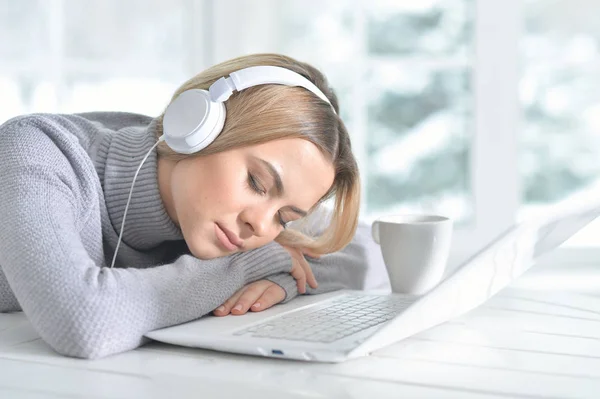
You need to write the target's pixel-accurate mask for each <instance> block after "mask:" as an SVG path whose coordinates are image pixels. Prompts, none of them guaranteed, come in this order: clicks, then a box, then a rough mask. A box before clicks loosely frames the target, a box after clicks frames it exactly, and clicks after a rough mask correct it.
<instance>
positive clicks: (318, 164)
mask: <svg viewBox="0 0 600 399" xmlns="http://www.w3.org/2000/svg"><path fill="white" fill-rule="evenodd" d="M246 150H247V152H248V155H249V156H251V157H257V158H261V159H264V160H265V161H267V162H270V163H271V164H272V165H273V166H274V167H275V169H276V170H277V172H278V173H279V174H280V175H281V180H282V181H283V186H284V188H285V197H287V198H288V199H293V200H294V205H297V206H302V207H304V208H305V209H306V208H310V207H312V206H313V205H314V204H315V203H316V202H317V201H318V200H319V199H320V198H321V197H322V196H323V195H325V193H327V191H328V190H329V188H330V187H331V185H332V184H333V177H334V170H333V165H332V164H331V162H330V161H328V160H327V159H326V158H325V156H324V155H323V153H322V152H321V151H320V150H319V148H318V147H317V146H316V145H314V144H313V143H311V142H310V141H308V140H303V139H298V138H294V139H282V140H275V141H269V142H267V143H264V144H259V145H256V146H252V147H247V149H246Z"/></svg>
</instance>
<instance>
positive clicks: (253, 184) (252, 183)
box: [248, 173, 289, 230]
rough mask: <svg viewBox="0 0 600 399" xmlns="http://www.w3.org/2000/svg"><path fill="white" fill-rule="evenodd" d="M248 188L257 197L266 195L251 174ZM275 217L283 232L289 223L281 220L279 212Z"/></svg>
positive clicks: (249, 174)
mask: <svg viewBox="0 0 600 399" xmlns="http://www.w3.org/2000/svg"><path fill="white" fill-rule="evenodd" d="M248 186H250V188H251V189H252V191H254V192H255V193H256V194H258V195H265V194H266V193H267V192H266V191H265V190H264V189H261V187H260V186H259V184H258V180H257V179H256V177H254V175H253V174H252V173H248ZM277 215H278V219H279V224H280V225H281V227H283V229H284V230H285V229H286V228H287V225H288V223H289V222H286V221H284V220H283V218H282V217H281V212H277Z"/></svg>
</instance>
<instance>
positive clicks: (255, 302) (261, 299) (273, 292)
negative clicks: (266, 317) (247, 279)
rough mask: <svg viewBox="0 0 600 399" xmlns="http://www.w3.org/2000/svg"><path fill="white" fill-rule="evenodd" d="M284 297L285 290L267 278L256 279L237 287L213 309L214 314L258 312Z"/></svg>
mask: <svg viewBox="0 0 600 399" xmlns="http://www.w3.org/2000/svg"><path fill="white" fill-rule="evenodd" d="M284 299H285V291H284V289H283V288H281V287H280V286H279V285H277V284H275V283H274V282H272V281H269V280H258V281H255V282H253V283H250V284H248V285H245V286H244V287H242V288H241V289H239V290H238V291H237V292H236V293H235V294H233V296H232V297H231V298H229V299H228V300H227V301H225V303H224V304H223V305H221V306H219V307H218V308H217V309H215V310H214V311H213V314H214V315H215V316H227V315H228V314H229V313H231V314H232V315H236V316H237V315H243V314H245V313H246V312H247V311H248V310H251V311H253V312H260V311H261V310H265V309H268V308H270V307H271V306H273V305H276V304H278V303H279V302H281V301H283V300H284Z"/></svg>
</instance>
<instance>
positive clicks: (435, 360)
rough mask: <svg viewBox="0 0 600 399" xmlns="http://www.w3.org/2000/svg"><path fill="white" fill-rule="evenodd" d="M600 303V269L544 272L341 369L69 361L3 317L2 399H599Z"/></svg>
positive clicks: (200, 354) (188, 358) (154, 348)
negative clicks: (454, 316) (485, 301)
mask: <svg viewBox="0 0 600 399" xmlns="http://www.w3.org/2000/svg"><path fill="white" fill-rule="evenodd" d="M553 286H554V287H563V288H566V289H567V290H568V291H556V290H555V289H553ZM594 290H595V291H594ZM595 293H596V295H597V294H598V293H600V265H598V267H590V266H586V267H582V268H577V269H570V270H568V271H561V270H559V269H549V270H548V269H539V268H535V267H534V268H532V269H531V270H530V271H528V272H527V273H526V274H525V275H524V276H522V277H521V278H520V279H519V280H518V281H516V282H515V283H514V284H513V285H512V286H511V287H509V288H507V289H505V290H503V291H501V292H500V293H499V294H498V295H496V296H495V297H494V298H492V299H491V300H490V301H488V302H487V303H486V304H485V305H483V306H482V307H480V308H478V309H475V310H474V311H472V312H470V313H469V314H467V315H465V316H462V317H459V318H457V319H454V320H452V321H450V322H448V323H445V324H443V325H440V326H437V327H435V328H432V329H430V330H428V331H426V332H423V333H421V334H418V335H417V336H414V337H412V338H409V339H406V340H404V341H402V342H399V343H397V344H395V345H392V346H389V347H387V348H385V349H382V350H379V351H377V352H376V353H374V354H373V355H372V356H370V357H366V358H361V359H355V360H351V361H348V362H345V363H341V364H310V363H304V362H295V361H288V360H278V359H266V358H256V357H249V356H241V355H232V354H224V353H217V352H212V351H206V350H198V349H188V348H182V347H176V346H170V345H166V344H160V343H151V344H149V345H146V346H144V347H142V348H139V349H137V350H135V351H131V352H128V353H123V354H119V355H115V356H111V357H108V358H104V359H99V360H93V361H88V360H80V359H72V358H65V357H62V356H60V355H57V354H55V353H54V352H53V351H52V350H51V349H50V348H49V347H48V346H47V345H46V344H45V343H44V342H43V341H41V339H40V338H39V336H38V335H37V334H36V333H35V331H34V330H33V329H32V327H31V325H30V324H29V322H28V321H27V320H26V318H25V317H24V316H23V314H22V313H14V314H0V398H36V399H37V398H80V397H81V398H188V397H194V398H209V397H215V398H261V399H267V398H369V399H379V398H381V399H384V398H436V399H437V398H460V399H470V398H498V397H505V398H600V296H596V295H595Z"/></svg>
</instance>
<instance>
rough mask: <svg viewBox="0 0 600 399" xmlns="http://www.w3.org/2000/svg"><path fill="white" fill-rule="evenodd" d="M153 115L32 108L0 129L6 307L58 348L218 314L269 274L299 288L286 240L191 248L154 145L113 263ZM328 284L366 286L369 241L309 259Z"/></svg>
mask: <svg viewBox="0 0 600 399" xmlns="http://www.w3.org/2000/svg"><path fill="white" fill-rule="evenodd" d="M155 132H156V119H152V118H150V117H148V116H144V115H137V114H130V113H119V112H110V113H108V112H106V113H85V114H72V115H62V114H31V115H24V116H20V117H17V118H13V119H11V120H9V121H8V122H6V123H5V124H3V125H2V126H0V143H1V145H0V312H10V311H21V310H22V311H23V312H24V313H25V314H26V315H27V317H28V319H29V320H30V321H31V323H32V325H33V327H34V328H35V329H36V331H37V332H38V333H39V334H40V336H41V338H42V339H43V340H44V341H45V342H47V343H48V344H49V345H50V346H51V347H52V348H53V349H54V350H55V351H57V352H58V353H61V354H64V355H67V356H73V357H82V358H100V357H104V356H107V355H110V354H113V353H118V352H123V351H126V350H130V349H133V348H136V347H138V346H140V345H142V344H144V343H145V342H147V341H148V339H147V338H145V337H144V336H143V335H144V334H145V333H146V332H148V331H152V330H155V329H158V328H163V327H167V326H172V325H176V324H180V323H184V322H187V321H191V320H194V319H197V318H199V317H202V316H203V315H206V314H208V313H210V312H211V311H212V310H213V309H215V308H216V307H217V306H219V305H221V304H222V303H223V302H224V301H225V300H227V299H228V298H229V297H230V296H231V295H232V294H234V293H235V291H237V290H238V289H240V288H241V287H243V286H244V285H246V284H248V283H250V282H253V281H256V280H260V279H265V278H268V279H269V280H271V281H274V282H276V283H277V284H279V285H281V286H282V287H283V288H284V290H285V291H286V301H289V300H291V299H292V298H293V297H295V296H296V295H297V294H298V293H297V290H296V286H295V280H294V279H293V278H292V277H291V275H290V274H289V271H290V269H291V266H292V262H291V257H290V256H289V254H288V253H287V251H285V249H283V248H282V247H281V246H280V245H278V244H277V243H270V244H268V245H265V246H263V247H261V248H258V249H255V250H251V251H247V252H243V253H237V254H234V255H230V256H227V257H222V258H217V259H212V260H200V259H197V258H195V257H194V256H192V255H191V254H190V252H189V249H188V248H187V245H186V243H185V241H184V240H183V236H182V234H181V231H180V229H179V228H178V226H176V225H175V224H174V223H173V222H172V221H171V219H170V218H169V216H168V214H167V213H166V210H165V208H164V205H163V203H162V200H161V197H160V192H159V189H158V180H157V155H156V150H153V151H152V152H151V155H150V156H149V157H148V159H147V160H146V162H145V163H144V166H143V167H142V169H141V171H140V173H139V174H138V177H137V180H136V183H135V188H134V192H133V196H132V200H131V203H130V206H129V210H128V212H127V221H126V224H125V229H124V233H123V239H122V242H121V245H120V247H119V252H118V256H117V261H116V264H115V267H114V268H113V269H111V268H110V267H106V266H110V262H111V260H112V257H113V255H114V250H115V248H116V245H117V239H118V234H119V231H120V228H121V222H122V220H123V214H124V211H125V205H126V202H127V198H128V195H129V190H130V188H131V182H132V180H133V176H134V174H135V171H136V169H137V168H138V166H139V164H140V162H141V161H142V159H143V157H144V156H145V155H146V153H147V152H148V151H149V150H150V148H152V146H153V145H154V143H155V142H156V138H155ZM310 263H311V265H312V267H313V270H314V272H315V275H316V277H317V280H318V281H319V288H318V289H317V290H310V292H311V293H318V292H327V291H331V290H334V289H340V288H360V287H361V284H362V281H363V277H364V274H365V270H364V268H365V265H366V263H365V255H364V251H363V250H362V249H361V247H360V245H357V244H356V243H352V244H350V245H349V246H348V247H347V248H346V249H344V251H342V252H340V253H337V254H331V255H327V256H325V257H323V258H321V259H319V260H311V261H310Z"/></svg>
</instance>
